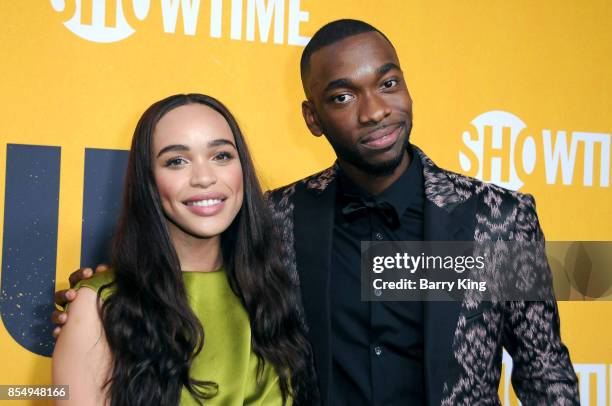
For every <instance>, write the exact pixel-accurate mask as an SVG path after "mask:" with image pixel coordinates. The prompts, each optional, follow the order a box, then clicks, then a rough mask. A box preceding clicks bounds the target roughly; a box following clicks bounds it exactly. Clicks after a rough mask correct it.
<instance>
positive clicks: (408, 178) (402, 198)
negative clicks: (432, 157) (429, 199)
mask: <svg viewBox="0 0 612 406" xmlns="http://www.w3.org/2000/svg"><path fill="white" fill-rule="evenodd" d="M408 153H409V154H410V165H409V166H408V168H406V170H405V171H404V173H402V175H401V176H400V177H399V178H398V179H397V180H396V181H395V182H393V184H391V185H390V186H389V187H388V188H387V189H385V190H384V191H383V192H382V193H381V194H379V195H377V196H372V195H370V194H369V193H368V192H366V191H365V190H363V189H362V188H361V187H359V185H357V184H356V183H355V182H353V181H352V180H351V179H350V178H349V177H348V175H347V174H346V173H345V172H344V171H343V170H342V168H340V167H338V172H337V179H338V189H337V193H339V196H344V197H349V198H353V199H354V198H357V199H363V200H364V201H365V200H370V201H379V202H387V203H389V204H391V206H393V208H394V209H395V212H396V213H397V215H398V216H399V217H401V216H402V215H403V213H404V212H405V211H406V209H407V208H408V207H409V206H418V207H419V208H422V206H423V197H422V196H423V190H424V186H423V182H424V180H423V167H422V164H421V161H420V159H418V158H416V159H415V155H416V154H415V152H414V150H413V149H412V147H411V146H409V147H408Z"/></svg>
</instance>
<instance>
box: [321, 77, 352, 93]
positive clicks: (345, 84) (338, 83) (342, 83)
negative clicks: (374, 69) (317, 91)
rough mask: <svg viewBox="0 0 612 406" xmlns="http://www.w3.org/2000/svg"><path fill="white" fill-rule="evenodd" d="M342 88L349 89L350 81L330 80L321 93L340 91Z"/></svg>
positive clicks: (343, 79)
mask: <svg viewBox="0 0 612 406" xmlns="http://www.w3.org/2000/svg"><path fill="white" fill-rule="evenodd" d="M343 87H351V81H350V80H348V79H345V78H342V79H336V80H332V81H331V82H329V83H328V84H327V86H325V89H323V91H324V92H328V91H330V90H334V89H340V88H343Z"/></svg>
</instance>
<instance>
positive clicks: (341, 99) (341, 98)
mask: <svg viewBox="0 0 612 406" xmlns="http://www.w3.org/2000/svg"><path fill="white" fill-rule="evenodd" d="M354 98H355V96H353V95H351V94H348V93H342V94H339V95H337V96H334V97H333V98H332V100H333V101H334V102H335V103H340V104H344V103H348V102H350V101H351V100H353V99H354Z"/></svg>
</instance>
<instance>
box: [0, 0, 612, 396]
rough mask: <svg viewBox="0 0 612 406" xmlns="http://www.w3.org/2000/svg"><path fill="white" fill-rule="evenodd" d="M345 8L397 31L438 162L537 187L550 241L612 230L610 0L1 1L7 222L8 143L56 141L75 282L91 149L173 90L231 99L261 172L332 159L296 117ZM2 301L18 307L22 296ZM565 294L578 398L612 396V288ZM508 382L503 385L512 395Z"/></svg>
mask: <svg viewBox="0 0 612 406" xmlns="http://www.w3.org/2000/svg"><path fill="white" fill-rule="evenodd" d="M347 17H349V18H358V19H364V20H366V21H368V22H370V23H372V24H373V25H375V26H377V27H378V28H380V29H381V30H382V31H383V32H385V33H386V34H387V36H388V37H389V38H390V39H391V41H392V42H393V43H394V44H395V46H396V48H397V51H398V53H399V56H400V60H401V63H402V67H403V70H404V73H405V77H406V79H407V81H408V84H409V88H410V91H411V94H412V97H413V100H414V129H413V133H412V134H413V135H412V140H413V142H414V143H415V144H417V145H419V146H420V147H421V148H423V149H424V150H425V151H426V152H427V153H428V154H429V155H430V157H432V158H433V159H434V161H436V162H437V163H438V165H440V166H442V167H446V168H448V169H452V170H456V171H461V172H464V173H468V174H470V175H472V176H478V177H480V178H483V179H485V180H491V181H495V182H497V183H499V184H503V185H506V186H508V187H511V188H514V189H520V190H521V191H526V192H529V193H533V194H534V195H535V197H536V200H537V203H538V213H539V215H540V220H541V223H542V226H543V228H544V231H545V233H546V236H547V239H548V240H611V239H612V238H611V237H612V231H611V226H612V189H611V186H610V156H611V153H610V141H611V140H610V139H611V136H610V133H612V118H611V117H612V116H611V114H610V112H611V111H612V98H611V96H610V95H612V74H610V69H611V67H612V5H611V3H610V2H609V1H607V0H603V1H595V0H591V1H588V2H577V1H562V2H559V1H540V2H533V1H511V2H499V1H498V2H491V1H485V0H477V1H469V2H460V1H452V0H448V1H436V2H432V1H404V0H402V1H399V0H396V1H392V0H377V1H366V0H359V1H358V0H334V1H324V0H233V1H232V0H225V1H223V0H201V1H198V0H38V1H2V2H0V22H1V28H0V55H1V61H0V77H1V81H0V94H1V95H2V98H3V101H2V108H1V109H0V168H1V169H0V185H2V187H1V188H0V201H1V202H2V203H0V205H2V206H0V213H2V214H0V222H1V223H2V224H0V225H4V223H5V222H6V221H7V218H6V216H5V215H4V214H3V213H4V207H5V199H6V202H8V201H9V199H11V196H5V187H4V185H5V179H6V178H7V176H6V174H7V172H8V171H10V170H11V168H7V166H6V162H7V145H9V144H20V145H37V146H58V147H61V163H60V168H59V210H58V213H59V214H58V218H57V221H58V226H57V230H58V231H57V232H58V235H57V288H65V287H66V285H67V276H68V274H69V273H70V272H71V271H72V270H74V269H76V268H78V267H79V264H80V252H81V227H82V216H81V213H82V210H83V184H84V169H83V168H84V165H85V148H99V149H119V150H125V149H128V147H129V141H130V138H131V132H132V130H133V128H134V126H135V124H136V121H137V119H138V117H139V115H140V114H141V113H142V111H143V110H144V109H145V108H146V107H147V106H149V105H150V104H151V103H152V102H153V101H155V100H158V99H160V98H162V97H164V96H167V95H170V94H174V93H179V92H203V93H208V94H211V95H213V96H216V97H218V98H219V99H221V100H222V101H223V102H224V103H226V104H227V105H228V106H229V108H230V109H231V110H232V111H233V112H234V113H235V114H236V116H237V117H238V119H239V122H240V123H241V125H242V127H243V129H244V131H245V134H246V135H247V137H248V141H249V143H250V145H251V149H252V153H253V155H254V157H255V161H256V164H257V165H258V167H259V168H260V173H261V175H262V180H263V183H264V185H265V186H266V187H268V188H269V187H275V186H280V185H282V184H285V183H288V182H291V181H293V180H295V179H298V178H301V177H303V176H305V175H307V174H310V173H313V172H315V171H318V170H320V169H322V168H324V167H327V166H328V165H329V164H330V163H331V162H332V161H333V159H334V156H333V153H332V151H331V149H330V148H329V147H328V145H327V144H326V142H325V140H324V139H323V138H315V137H312V136H310V134H309V133H308V131H307V129H306V127H305V125H304V124H303V122H302V118H301V113H300V102H301V100H302V98H303V94H302V90H301V85H300V78H299V70H298V64H299V57H300V54H301V51H302V49H303V44H304V43H305V41H307V40H308V37H309V36H310V35H312V34H313V33H314V31H316V29H317V28H318V27H320V26H321V25H323V24H324V23H326V22H328V21H331V20H334V19H338V18H347ZM117 198H118V197H117ZM6 204H8V203H6ZM40 204H43V205H44V204H45V202H40ZM0 238H2V237H0ZM3 271H4V268H3ZM26 271H27V270H24V271H23V272H26ZM2 288H3V291H4V289H5V288H6V287H5V286H3V287H2ZM49 299H50V298H49ZM0 303H1V305H2V312H3V314H4V313H7V312H10V311H12V310H13V309H12V308H11V306H14V304H13V303H12V302H11V300H10V298H7V297H3V298H2V301H1V302H0ZM560 310H561V321H562V336H563V339H564V340H565V342H566V343H567V345H568V347H569V349H570V351H571V356H572V361H573V362H574V364H575V366H576V369H577V371H578V373H579V377H580V379H581V390H582V400H583V403H584V404H590V405H595V404H597V405H605V404H610V403H609V402H610V399H612V388H611V386H612V383H611V382H612V345H611V344H610V342H611V341H612V340H611V338H612V326H610V320H612V303H609V302H599V303H592V302H591V303H589V302H580V303H579V302H565V303H560ZM0 351H1V355H0V359H1V362H0V384H47V383H49V382H50V358H48V357H44V356H40V355H36V354H35V353H33V352H31V351H29V350H27V349H25V348H24V347H22V346H21V345H20V344H19V340H18V339H16V338H15V337H12V336H11V334H9V332H8V330H7V329H5V328H4V327H0ZM506 369H508V368H506ZM508 388H509V382H508V381H504V382H502V386H501V388H500V393H501V395H502V400H504V403H505V404H513V405H514V404H516V398H515V397H514V395H513V394H511V393H510V392H509V390H508ZM0 403H1V401H0ZM39 403H41V404H42V403H43V402H42V401H39ZM10 404H19V402H12V403H10ZM22 404H37V402H35V401H31V402H22Z"/></svg>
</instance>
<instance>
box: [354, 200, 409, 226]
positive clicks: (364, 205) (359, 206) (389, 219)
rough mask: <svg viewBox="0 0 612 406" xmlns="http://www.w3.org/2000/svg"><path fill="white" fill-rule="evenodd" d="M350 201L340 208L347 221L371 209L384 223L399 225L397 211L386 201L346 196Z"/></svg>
mask: <svg viewBox="0 0 612 406" xmlns="http://www.w3.org/2000/svg"><path fill="white" fill-rule="evenodd" d="M347 197H348V198H349V199H351V200H350V202H349V203H348V204H347V205H346V206H344V208H343V209H342V214H343V215H344V216H346V219H347V220H348V221H354V220H356V219H358V218H359V217H362V216H365V215H366V214H367V213H368V211H370V210H371V211H373V212H375V213H377V214H379V215H380V216H381V218H382V219H383V221H384V222H385V224H387V225H388V226H389V227H391V228H397V227H398V226H399V218H398V216H397V212H396V211H395V209H394V208H393V206H392V205H391V203H387V202H379V201H371V200H364V199H361V198H353V197H352V196H351V197H349V196H347Z"/></svg>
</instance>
